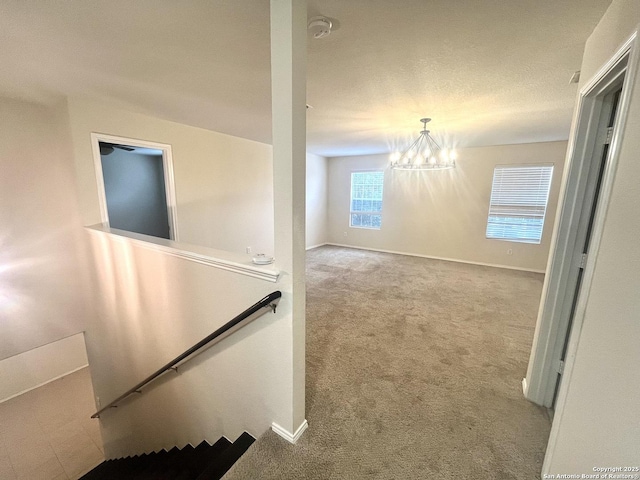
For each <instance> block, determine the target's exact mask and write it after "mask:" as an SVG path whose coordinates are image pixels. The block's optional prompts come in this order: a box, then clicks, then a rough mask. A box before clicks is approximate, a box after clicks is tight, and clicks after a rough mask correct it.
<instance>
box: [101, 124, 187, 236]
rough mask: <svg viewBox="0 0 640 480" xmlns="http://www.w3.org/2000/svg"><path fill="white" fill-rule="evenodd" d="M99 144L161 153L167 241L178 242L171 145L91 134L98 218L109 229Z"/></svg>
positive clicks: (104, 134)
mask: <svg viewBox="0 0 640 480" xmlns="http://www.w3.org/2000/svg"><path fill="white" fill-rule="evenodd" d="M100 142H107V143H117V144H122V145H131V146H133V147H141V148H153V149H155V150H161V151H162V167H163V170H164V189H165V195H166V200H167V215H168V220H169V239H170V240H173V241H174V242H177V241H179V237H178V212H177V207H176V205H177V202H176V189H175V177H174V175H173V156H172V154H171V145H169V144H166V143H158V142H150V141H147V140H138V139H135V138H127V137H119V136H116V135H108V134H106V133H96V132H92V133H91V150H92V152H93V163H94V167H95V171H96V182H97V184H98V201H99V203H100V218H101V221H102V224H103V225H104V226H106V227H109V210H108V208H107V195H106V193H105V189H104V177H103V175H102V156H101V155H100Z"/></svg>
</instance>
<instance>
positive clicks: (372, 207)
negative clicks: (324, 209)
mask: <svg viewBox="0 0 640 480" xmlns="http://www.w3.org/2000/svg"><path fill="white" fill-rule="evenodd" d="M383 183H384V172H352V173H351V207H350V219H349V226H350V227H359V228H375V229H377V230H379V229H380V227H381V226H382V185H383Z"/></svg>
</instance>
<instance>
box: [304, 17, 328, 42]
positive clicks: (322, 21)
mask: <svg viewBox="0 0 640 480" xmlns="http://www.w3.org/2000/svg"><path fill="white" fill-rule="evenodd" d="M331 27H332V23H331V20H329V19H328V18H327V17H323V16H318V17H313V18H311V19H310V20H309V24H308V25H307V29H308V30H309V32H311V35H312V36H313V38H324V37H328V36H329V35H330V34H331Z"/></svg>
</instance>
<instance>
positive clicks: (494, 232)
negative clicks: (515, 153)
mask: <svg viewBox="0 0 640 480" xmlns="http://www.w3.org/2000/svg"><path fill="white" fill-rule="evenodd" d="M552 174H553V165H499V166H497V167H496V168H495V170H494V171H493V187H492V189H491V202H490V205H489V220H488V222H487V238H494V239H499V240H509V241H512V242H524V243H540V240H541V238H542V227H543V226H544V216H545V213H546V211H547V202H548V200H549V188H550V187H551V176H552Z"/></svg>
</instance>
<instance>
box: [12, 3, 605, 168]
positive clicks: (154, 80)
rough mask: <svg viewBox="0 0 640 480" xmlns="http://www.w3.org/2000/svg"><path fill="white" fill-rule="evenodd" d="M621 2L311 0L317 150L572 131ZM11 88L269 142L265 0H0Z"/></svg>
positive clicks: (312, 134) (312, 137)
mask: <svg viewBox="0 0 640 480" xmlns="http://www.w3.org/2000/svg"><path fill="white" fill-rule="evenodd" d="M609 3H610V0H517V1H514V0H456V1H451V0H398V1H393V2H392V1H389V0H349V1H345V0H309V1H308V5H309V17H311V16H314V15H318V14H322V15H325V16H328V17H330V18H331V19H333V20H334V23H335V29H334V31H333V33H332V34H331V35H330V36H329V37H327V38H324V39H321V40H313V39H311V38H310V39H309V45H308V52H309V55H308V87H307V88H308V100H307V102H308V103H309V104H310V105H312V106H313V107H314V108H313V109H310V110H308V122H307V125H308V149H309V151H311V152H314V153H317V154H321V155H326V156H336V155H349V154H364V153H380V152H387V151H390V150H392V149H393V148H395V147H397V146H402V145H404V142H405V141H406V140H407V139H409V138H410V137H415V136H416V135H417V132H418V130H419V128H420V123H419V119H420V118H421V117H423V116H429V117H432V118H433V122H432V123H431V125H430V127H431V130H432V131H433V133H434V134H435V136H436V138H439V139H440V140H442V141H443V143H447V144H452V145H457V146H478V145H492V144H508V143H523V142H537V141H548V140H559V139H566V138H567V137H568V134H569V125H570V122H571V115H572V110H573V105H574V102H575V98H576V86H575V85H572V84H569V78H570V77H571V75H572V73H573V72H574V71H575V70H577V69H579V68H580V63H581V60H582V51H583V47H584V42H585V40H586V39H587V37H588V36H589V34H590V32H591V31H592V30H593V28H594V27H595V25H596V24H597V22H598V20H599V19H600V17H601V16H602V15H603V14H604V11H605V10H606V8H607V7H608V5H609ZM0 45H1V47H0V65H2V69H1V71H0V94H2V95H6V96H11V97H17V98H24V99H28V100H33V101H38V102H46V103H53V102H55V101H57V100H59V99H60V98H61V97H63V96H65V95H75V96H86V97H91V98H97V99H101V100H106V101H108V102H110V103H111V104H113V105H116V106H121V107H124V108H127V109H131V110H135V111H139V112H143V113H147V114H150V115H154V116H158V117H161V118H166V119H169V120H173V121H176V122H181V123H185V124H189V125H195V126H200V127H203V128H208V129H211V130H216V131H220V132H224V133H229V134H231V135H237V136H240V137H244V138H250V139H253V140H257V141H261V142H267V143H269V142H270V137H271V120H270V109H271V106H270V103H271V100H270V74H269V69H270V67H269V2H268V0H216V1H210V0H199V1H195V0H183V1H180V2H176V1H175V0H136V1H135V2H132V1H130V0H100V1H98V0H67V1H64V2H62V1H55V2H51V1H45V0H39V1H24V0H0Z"/></svg>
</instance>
